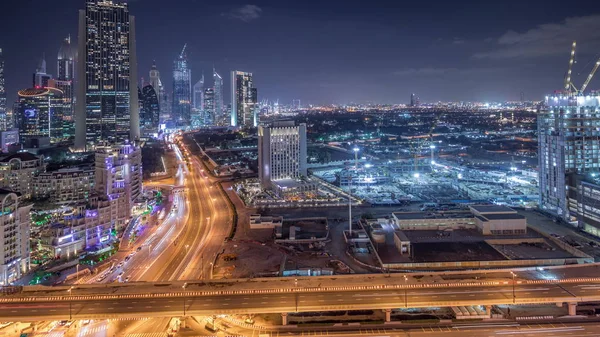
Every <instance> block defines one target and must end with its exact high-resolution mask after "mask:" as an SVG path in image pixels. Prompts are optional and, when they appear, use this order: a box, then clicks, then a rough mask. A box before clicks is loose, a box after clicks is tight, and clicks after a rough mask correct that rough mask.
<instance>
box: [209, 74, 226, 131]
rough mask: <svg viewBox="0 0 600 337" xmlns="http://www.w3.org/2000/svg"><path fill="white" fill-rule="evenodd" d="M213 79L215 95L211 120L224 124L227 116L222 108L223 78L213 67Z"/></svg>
mask: <svg viewBox="0 0 600 337" xmlns="http://www.w3.org/2000/svg"><path fill="white" fill-rule="evenodd" d="M213 81H214V85H213V88H214V92H215V97H214V106H213V113H212V117H213V121H215V123H217V124H219V125H226V124H228V122H227V116H226V115H225V112H224V110H223V78H222V77H221V75H219V73H217V70H216V69H215V68H214V67H213Z"/></svg>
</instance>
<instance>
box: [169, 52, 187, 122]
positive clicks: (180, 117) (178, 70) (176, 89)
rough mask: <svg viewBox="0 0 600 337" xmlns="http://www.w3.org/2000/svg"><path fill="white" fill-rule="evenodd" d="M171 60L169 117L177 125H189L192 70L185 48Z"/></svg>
mask: <svg viewBox="0 0 600 337" xmlns="http://www.w3.org/2000/svg"><path fill="white" fill-rule="evenodd" d="M186 47H187V45H184V46H183V50H182V51H181V53H180V54H179V57H177V59H176V60H175V62H173V100H172V103H173V110H172V111H171V118H172V119H173V120H174V121H175V123H176V124H177V125H179V126H189V125H190V120H191V110H192V84H191V83H192V72H191V70H190V68H189V64H188V61H187V55H186V52H185V48H186Z"/></svg>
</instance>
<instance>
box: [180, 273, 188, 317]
mask: <svg viewBox="0 0 600 337" xmlns="http://www.w3.org/2000/svg"><path fill="white" fill-rule="evenodd" d="M185 287H187V282H186V283H184V284H183V286H182V287H181V288H183V318H185Z"/></svg>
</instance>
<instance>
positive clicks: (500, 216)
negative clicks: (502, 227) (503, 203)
mask: <svg viewBox="0 0 600 337" xmlns="http://www.w3.org/2000/svg"><path fill="white" fill-rule="evenodd" d="M482 217H484V218H486V219H488V220H514V219H525V217H524V216H522V215H521V214H516V213H492V214H484V215H482Z"/></svg>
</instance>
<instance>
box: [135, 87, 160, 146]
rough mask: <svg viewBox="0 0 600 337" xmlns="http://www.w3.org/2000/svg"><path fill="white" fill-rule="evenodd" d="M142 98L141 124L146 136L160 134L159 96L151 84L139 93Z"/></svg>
mask: <svg viewBox="0 0 600 337" xmlns="http://www.w3.org/2000/svg"><path fill="white" fill-rule="evenodd" d="M138 95H139V98H140V123H141V132H142V133H143V134H144V135H153V134H156V133H157V132H158V124H159V115H160V107H159V103H158V95H157V94H156V91H155V90H154V87H153V86H152V85H151V84H148V85H146V86H145V87H143V88H142V90H141V91H140V92H139V93H138Z"/></svg>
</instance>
